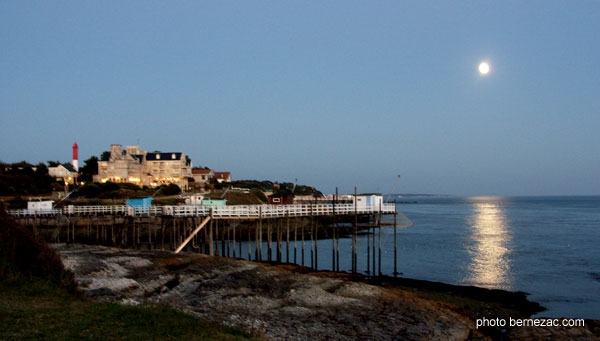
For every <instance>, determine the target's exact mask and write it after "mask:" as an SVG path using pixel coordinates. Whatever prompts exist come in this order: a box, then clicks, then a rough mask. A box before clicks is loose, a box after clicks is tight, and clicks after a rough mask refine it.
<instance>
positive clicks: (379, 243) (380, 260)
mask: <svg viewBox="0 0 600 341" xmlns="http://www.w3.org/2000/svg"><path fill="white" fill-rule="evenodd" d="M379 276H381V202H379Z"/></svg>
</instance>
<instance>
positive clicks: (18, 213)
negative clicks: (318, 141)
mask: <svg viewBox="0 0 600 341" xmlns="http://www.w3.org/2000/svg"><path fill="white" fill-rule="evenodd" d="M379 213H381V214H393V213H396V206H395V205H394V204H381V205H380V206H379V205H377V206H374V205H371V206H369V205H358V206H355V205H354V204H337V205H333V204H331V203H326V204H293V205H229V206H125V205H97V206H74V205H69V206H66V207H64V208H62V209H49V210H39V209H37V210H27V209H21V210H8V214H9V215H11V216H13V217H15V218H27V217H35V216H39V217H51V216H59V215H66V216H102V215H124V216H133V217H142V216H145V217H148V216H150V217H153V216H173V217H207V216H212V217H213V218H221V219H226V218H241V219H243V218H248V219H252V218H282V217H310V216H332V215H353V214H379Z"/></svg>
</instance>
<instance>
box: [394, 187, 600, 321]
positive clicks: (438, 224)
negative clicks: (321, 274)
mask: <svg viewBox="0 0 600 341" xmlns="http://www.w3.org/2000/svg"><path fill="white" fill-rule="evenodd" d="M417 201H418V204H399V205H398V209H399V210H400V211H402V212H403V213H404V214H405V215H406V216H407V217H409V218H410V219H411V220H412V221H413V222H414V225H413V226H412V227H409V228H407V229H403V230H401V231H399V232H400V233H399V235H398V240H399V245H401V246H400V248H399V251H398V258H399V263H400V264H401V265H399V271H401V272H403V273H404V276H406V277H412V278H419V279H427V280H433V281H441V282H447V283H453V284H464V285H476V286H481V287H486V288H499V289H507V290H520V291H525V292H528V293H530V294H531V295H530V299H531V300H533V301H536V302H539V303H540V304H542V305H543V306H545V307H547V308H548V310H547V311H545V312H542V313H541V314H540V316H569V317H583V318H594V319H600V245H599V244H600V197H515V198H507V197H473V198H431V199H421V198H419V199H417ZM390 232H391V231H385V232H384V236H386V237H388V238H384V240H386V241H387V243H386V247H387V249H388V250H391V249H390V246H393V244H391V243H393V232H392V234H390ZM390 235H391V237H390ZM392 255H393V254H392ZM384 268H385V269H387V272H390V269H391V271H393V268H390V267H389V266H387V267H386V266H385V264H384Z"/></svg>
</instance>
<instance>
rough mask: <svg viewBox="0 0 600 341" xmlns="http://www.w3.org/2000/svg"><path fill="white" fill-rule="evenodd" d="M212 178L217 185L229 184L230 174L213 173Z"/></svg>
mask: <svg viewBox="0 0 600 341" xmlns="http://www.w3.org/2000/svg"><path fill="white" fill-rule="evenodd" d="M213 177H214V178H215V179H216V180H217V182H218V183H222V182H231V173H230V172H214V175H213Z"/></svg>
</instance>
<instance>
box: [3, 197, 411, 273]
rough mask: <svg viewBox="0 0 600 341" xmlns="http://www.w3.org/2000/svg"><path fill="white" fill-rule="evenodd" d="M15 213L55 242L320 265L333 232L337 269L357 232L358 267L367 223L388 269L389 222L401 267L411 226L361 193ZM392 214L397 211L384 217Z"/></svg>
mask: <svg viewBox="0 0 600 341" xmlns="http://www.w3.org/2000/svg"><path fill="white" fill-rule="evenodd" d="M7 213H8V214H9V215H11V216H12V217H13V218H14V219H16V220H18V221H19V222H20V223H22V224H23V225H25V226H28V227H31V228H33V230H34V232H35V233H41V234H43V235H44V236H45V237H46V239H48V240H49V241H50V242H61V241H66V242H67V243H74V242H76V241H77V242H81V243H88V244H100V245H109V246H117V247H132V248H147V249H150V250H152V249H159V250H172V251H174V252H175V253H179V252H181V251H184V250H185V251H188V252H200V253H205V254H209V255H219V256H226V257H234V258H244V259H247V260H255V261H276V262H281V263H292V262H293V263H295V264H298V265H302V266H310V267H311V268H313V269H315V270H318V267H319V265H318V252H319V248H318V246H319V244H318V243H319V240H321V242H323V239H328V240H329V239H330V240H331V243H332V244H331V255H332V265H331V270H332V271H340V266H339V263H340V244H339V240H340V238H349V237H350V236H351V238H352V250H351V257H352V267H351V271H352V272H358V266H357V264H358V248H359V245H358V239H359V238H358V233H359V231H365V230H366V233H367V236H368V242H367V245H365V246H363V247H365V248H366V249H367V258H368V259H367V264H368V268H367V271H366V273H367V275H373V276H375V275H377V274H379V275H381V262H382V252H383V251H382V243H381V228H382V227H391V228H394V260H393V261H394V273H397V241H396V240H397V238H396V229H397V228H402V227H407V226H405V225H401V226H399V225H398V224H397V215H398V214H399V212H397V211H396V205H395V204H390V203H383V202H381V201H380V202H378V204H376V205H375V204H365V203H360V202H358V203H357V201H356V200H355V202H354V203H338V202H336V201H335V200H334V201H333V202H330V203H310V204H288V205H222V206H205V205H195V206H185V205H179V206H177V205H172V206H171V205H161V206H156V205H148V206H128V205H86V206H75V205H66V206H64V207H62V208H40V209H11V210H7ZM400 214H401V213H400ZM401 215H402V214H401ZM384 216H393V219H389V218H388V219H386V222H384V221H383V217H384ZM391 221H393V222H391ZM376 232H379V240H378V242H377V241H376ZM244 242H245V243H244ZM309 242H310V244H308V243H309ZM243 244H245V245H244V248H242V246H243ZM284 250H285V252H284ZM308 251H310V262H309V259H308ZM305 253H306V255H305ZM376 269H378V271H376Z"/></svg>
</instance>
